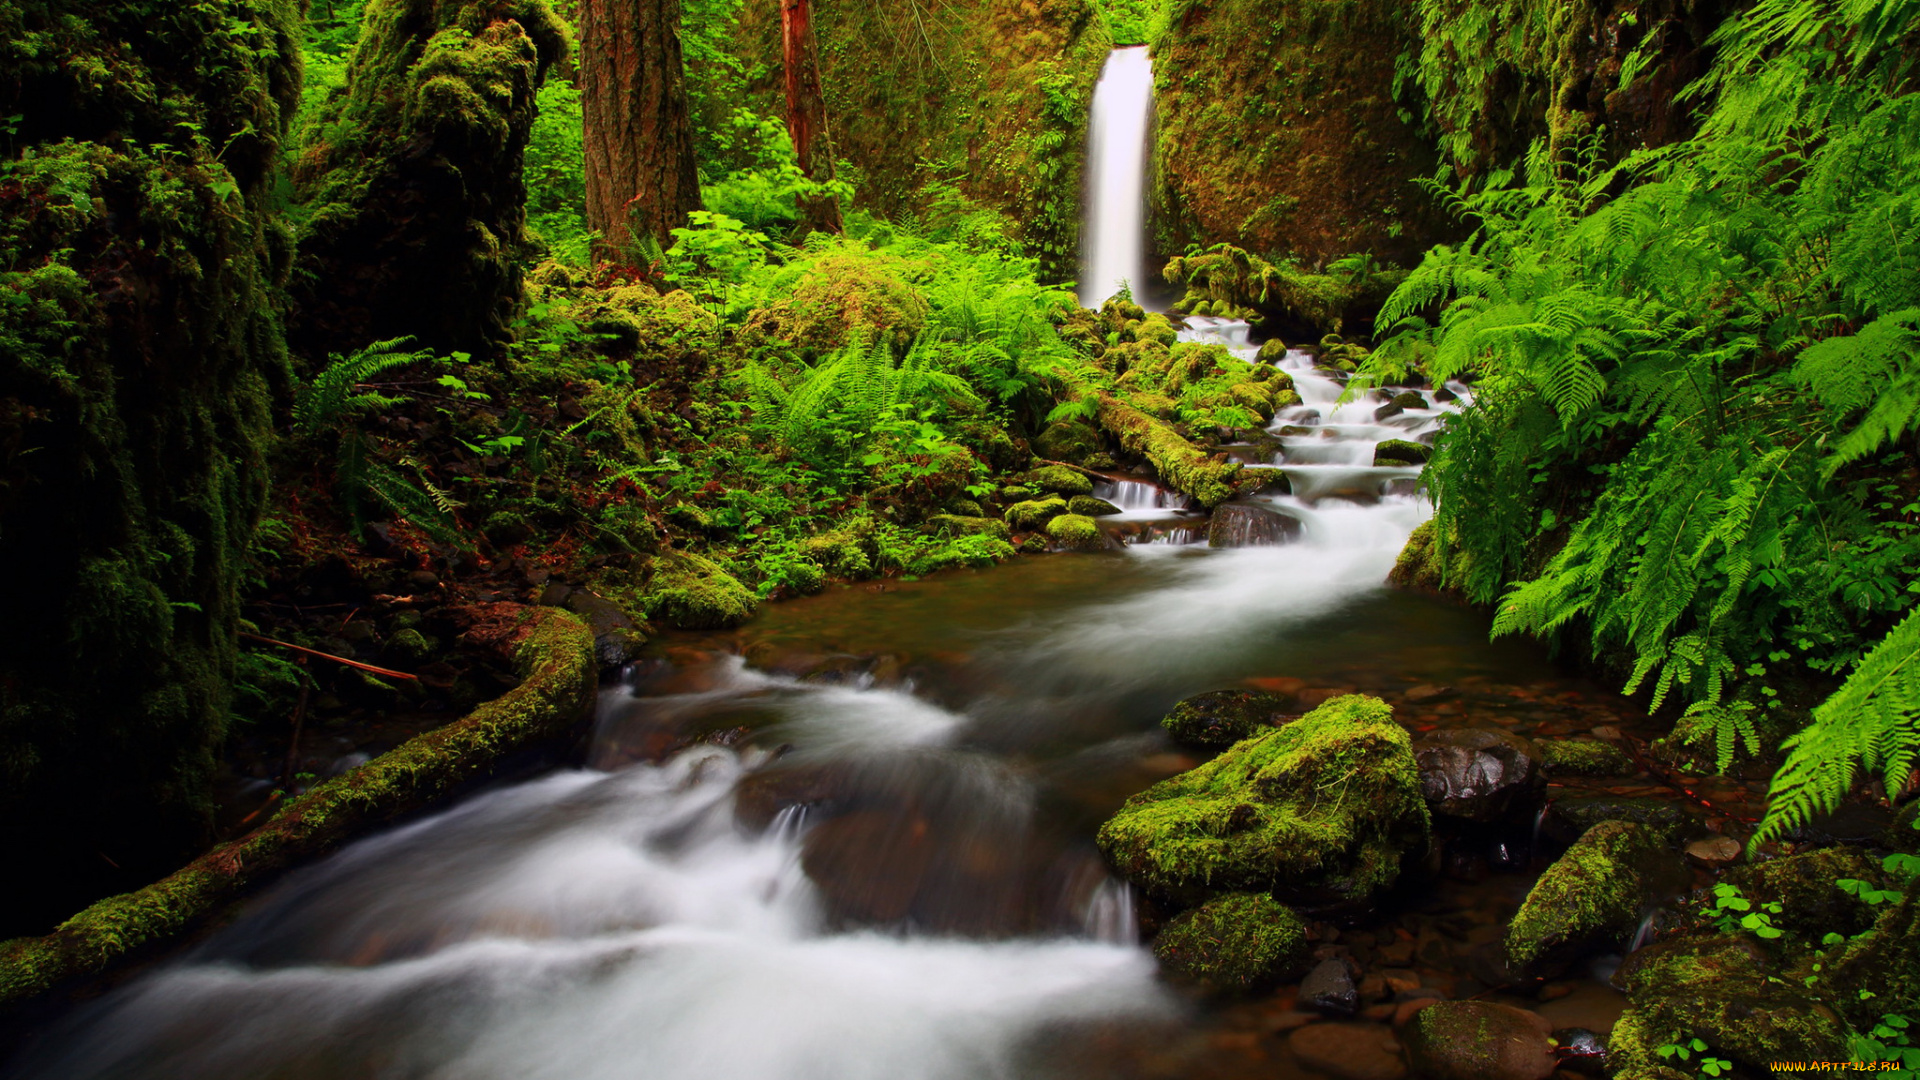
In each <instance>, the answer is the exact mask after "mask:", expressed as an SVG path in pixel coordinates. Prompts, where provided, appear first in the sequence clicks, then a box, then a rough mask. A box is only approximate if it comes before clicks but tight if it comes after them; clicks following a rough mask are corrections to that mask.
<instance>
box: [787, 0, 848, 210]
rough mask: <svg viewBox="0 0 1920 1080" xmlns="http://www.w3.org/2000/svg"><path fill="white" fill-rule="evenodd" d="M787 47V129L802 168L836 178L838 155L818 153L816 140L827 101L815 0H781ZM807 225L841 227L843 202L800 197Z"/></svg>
mask: <svg viewBox="0 0 1920 1080" xmlns="http://www.w3.org/2000/svg"><path fill="white" fill-rule="evenodd" d="M780 41H781V52H782V55H783V56H784V58H785V60H786V67H787V134H788V135H790V136H792V138H793V152H794V154H795V156H796V157H798V158H799V164H800V171H801V172H802V173H804V174H805V175H806V177H807V179H809V180H823V179H829V180H830V179H832V178H833V155H832V153H831V152H830V148H829V152H828V153H823V154H816V153H815V150H816V147H815V146H814V140H815V139H816V138H818V137H820V136H821V135H822V134H824V133H825V131H826V119H827V103H826V99H825V97H824V96H823V95H822V94H821V91H820V66H819V65H818V64H817V63H815V62H814V56H815V53H814V47H813V3H812V0H780ZM800 218H801V225H802V226H803V227H804V228H806V229H810V230H811V229H819V230H825V231H827V232H839V231H840V204H839V203H838V202H837V201H835V199H834V198H833V196H831V195H823V196H821V197H819V198H817V199H802V200H800Z"/></svg>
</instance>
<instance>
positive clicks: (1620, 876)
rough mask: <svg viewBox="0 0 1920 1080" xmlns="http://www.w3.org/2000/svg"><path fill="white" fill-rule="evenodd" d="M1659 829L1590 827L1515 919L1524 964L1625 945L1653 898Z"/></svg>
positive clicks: (1537, 965) (1546, 965)
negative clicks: (1653, 877)
mask: <svg viewBox="0 0 1920 1080" xmlns="http://www.w3.org/2000/svg"><path fill="white" fill-rule="evenodd" d="M1664 852H1665V847H1664V845H1663V843H1662V842H1661V839H1660V836H1659V834H1657V833H1655V832H1653V831H1652V830H1650V829H1648V828H1646V827H1644V826H1641V825H1635V824H1633V823H1632V822H1627V821H1603V822H1601V823H1600V824H1598V825H1595V826H1594V827H1593V828H1591V829H1589V830H1587V833H1586V835H1585V836H1582V837H1581V838H1580V839H1579V840H1577V841H1575V842H1574V845H1573V846H1572V847H1570V848H1568V849H1567V851H1566V854H1564V855H1562V856H1560V858H1559V859H1558V860H1556V861H1555V862H1554V864H1553V865H1552V866H1550V867H1548V868H1547V872H1546V873H1544V874H1541V875H1540V880H1538V881H1536V882H1534V885H1533V891H1531V892H1529V893H1528V894H1527V899H1526V902H1525V903H1522V904H1521V905H1520V911H1519V912H1518V913H1517V914H1515V915H1514V917H1513V921H1512V922H1511V923H1510V924H1508V926H1507V943H1506V944H1507V959H1508V960H1509V961H1510V962H1511V963H1512V964H1513V966H1514V969H1515V970H1517V971H1543V972H1544V971H1548V970H1549V969H1551V968H1552V967H1554V966H1555V965H1557V964H1560V963H1564V962H1566V961H1568V960H1571V959H1573V958H1575V957H1577V956H1579V955H1580V954H1581V953H1583V952H1585V951H1587V950H1589V949H1593V948H1601V947H1609V946H1619V945H1624V944H1626V942H1627V939H1628V938H1629V937H1630V936H1632V934H1633V932H1634V929H1635V928H1636V927H1637V926H1639V924H1640V917H1641V914H1642V911H1643V909H1644V908H1645V907H1646V905H1647V903H1648V901H1649V900H1650V899H1651V898H1652V891H1653V889H1652V865H1653V863H1654V862H1655V861H1656V860H1658V859H1660V858H1661V856H1662V855H1663V854H1664Z"/></svg>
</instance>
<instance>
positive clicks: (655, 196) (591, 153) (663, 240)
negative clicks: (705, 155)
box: [580, 0, 700, 262]
mask: <svg viewBox="0 0 1920 1080" xmlns="http://www.w3.org/2000/svg"><path fill="white" fill-rule="evenodd" d="M580 105H581V112H582V119H583V126H584V129H585V130H584V131H583V132H582V137H583V141H584V143H585V147H586V157H587V224H588V226H589V227H590V228H593V229H594V230H596V231H598V232H599V233H600V237H601V240H600V249H599V255H600V257H602V258H607V259H612V260H614V261H619V262H627V261H632V260H633V255H634V253H635V250H636V249H637V248H638V247H639V246H640V245H642V244H643V243H644V242H645V241H647V240H651V241H652V242H653V243H655V244H657V245H659V246H660V247H661V248H665V247H667V246H668V245H669V244H671V243H672V242H673V236H672V232H673V230H674V229H676V228H679V227H681V226H683V225H685V224H686V223H687V215H688V214H689V213H691V212H692V211H695V210H698V209H700V178H699V175H698V173H697V172H696V171H695V168H694V156H693V126H692V123H691V121H690V119H689V112H688V106H687V87H686V75H685V70H684V67H683V64H682V60H681V53H680V0H584V2H583V3H582V4H581V5H580Z"/></svg>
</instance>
